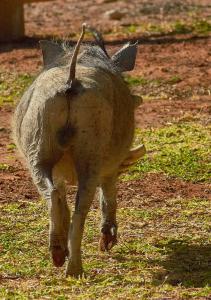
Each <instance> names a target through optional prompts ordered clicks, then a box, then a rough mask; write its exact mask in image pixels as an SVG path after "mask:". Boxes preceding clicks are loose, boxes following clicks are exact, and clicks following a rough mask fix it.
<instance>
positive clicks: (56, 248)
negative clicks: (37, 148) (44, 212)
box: [31, 163, 70, 267]
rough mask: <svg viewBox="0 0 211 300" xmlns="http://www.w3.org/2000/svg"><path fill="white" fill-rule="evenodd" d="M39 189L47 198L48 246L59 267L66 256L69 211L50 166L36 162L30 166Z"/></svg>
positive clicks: (63, 193)
mask: <svg viewBox="0 0 211 300" xmlns="http://www.w3.org/2000/svg"><path fill="white" fill-rule="evenodd" d="M31 170H32V177H33V179H34V182H35V184H36V185H37V187H38V189H39V191H40V192H41V194H42V195H43V197H44V198H45V200H47V203H48V211H49V217H50V230H49V248H50V252H51V256H52V259H53V263H54V265H55V266H56V267H61V266H62V265H63V264H64V262H65V257H66V256H68V232H69V224H70V213H69V209H68V206H67V203H66V199H65V191H64V189H63V187H62V185H54V183H53V180H52V175H51V173H52V171H51V168H50V167H46V166H42V164H41V163H40V164H37V165H36V166H33V167H32V168H31Z"/></svg>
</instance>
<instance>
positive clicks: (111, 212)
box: [99, 175, 117, 251]
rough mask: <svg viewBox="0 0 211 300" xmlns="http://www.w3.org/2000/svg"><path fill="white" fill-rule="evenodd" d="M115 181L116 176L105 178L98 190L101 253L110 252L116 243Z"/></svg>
mask: <svg viewBox="0 0 211 300" xmlns="http://www.w3.org/2000/svg"><path fill="white" fill-rule="evenodd" d="M116 179H117V176H116V175H114V176H112V177H109V178H105V179H104V180H103V182H102V185H101V189H100V207H101V212H102V222H101V237H100V241H99V247H100V250H102V251H106V250H110V249H111V248H112V247H113V246H114V245H115V244H116V243H117V222H116V208H117V203H116Z"/></svg>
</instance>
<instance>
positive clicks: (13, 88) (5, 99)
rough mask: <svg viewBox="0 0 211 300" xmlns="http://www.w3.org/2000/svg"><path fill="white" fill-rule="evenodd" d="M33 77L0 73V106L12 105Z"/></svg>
mask: <svg viewBox="0 0 211 300" xmlns="http://www.w3.org/2000/svg"><path fill="white" fill-rule="evenodd" d="M33 79H34V77H33V76H31V75H29V74H21V75H15V74H11V73H10V74H9V73H5V72H4V73H0V105H2V104H4V103H11V104H14V103H15V102H16V101H17V100H18V99H19V98H20V97H21V96H22V94H23V92H24V90H25V89H26V88H27V87H28V86H29V85H30V84H31V83H32V81H33Z"/></svg>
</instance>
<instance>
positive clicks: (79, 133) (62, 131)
mask: <svg viewBox="0 0 211 300" xmlns="http://www.w3.org/2000/svg"><path fill="white" fill-rule="evenodd" d="M82 38H83V37H82V36H81V40H82ZM80 42H81V41H80ZM79 46H80V43H78V49H79ZM41 48H42V50H43V59H44V67H45V68H44V71H43V72H42V73H41V74H40V75H39V76H38V77H37V78H36V79H35V81H34V82H33V83H32V85H31V86H30V87H29V89H28V90H27V91H26V92H25V94H24V95H23V97H22V99H21V101H20V102H19V104H18V106H17V108H16V111H15V115H14V135H15V141H16V144H17V145H18V148H19V150H20V151H21V153H22V154H23V156H24V158H25V160H26V163H27V166H28V168H29V170H30V172H31V176H32V178H33V181H34V183H35V185H36V186H37V188H38V190H39V192H40V193H41V195H42V196H43V197H44V198H45V199H46V200H47V203H48V210H49V218H50V238H49V240H50V242H49V247H50V252H51V255H52V258H53V262H54V264H55V265H56V266H58V267H59V266H62V265H63V264H64V262H65V258H66V257H68V264H67V269H66V274H67V275H72V276H80V275H81V274H82V260H81V240H82V235H83V229H84V223H85V218H86V215H87V213H88V211H89V208H90V205H91V203H92V201H93V198H94V194H95V191H96V188H97V187H100V206H101V210H102V222H101V239H100V248H101V250H109V249H110V248H111V247H112V246H113V245H114V244H115V243H116V241H117V238H116V237H117V222H116V207H117V204H116V181H117V177H118V174H119V170H120V169H121V164H123V162H124V161H126V160H127V159H128V153H129V151H130V146H131V143H132V140H133V135H134V109H135V106H136V103H135V101H134V98H133V97H132V95H131V94H130V91H129V89H128V87H127V85H126V84H125V82H124V80H123V79H122V76H121V72H123V71H128V70H131V69H133V67H134V64H135V57H136V48H137V45H127V46H124V47H123V48H122V50H120V51H119V52H118V53H116V54H115V55H114V56H113V57H111V58H110V57H108V55H107V53H106V52H105V51H104V50H103V49H102V48H101V47H100V46H84V49H83V51H82V53H81V54H80V55H79V57H78V59H77V63H76V60H75V64H76V66H73V65H74V63H73V62H72V61H71V57H72V60H73V56H74V55H75V59H76V58H77V55H78V49H77V51H76V50H74V52H73V51H72V50H71V49H65V47H64V46H62V45H58V44H56V43H54V42H48V41H42V42H41ZM76 52H77V53H76ZM70 61H71V63H70ZM71 68H72V70H73V72H72V71H70V70H71ZM74 68H75V73H74ZM71 72H72V73H71ZM75 74H76V75H75ZM75 181H77V183H78V190H77V196H76V200H75V210H74V212H73V214H72V218H71V221H70V212H69V209H68V205H67V202H66V197H65V188H64V186H65V182H67V183H69V184H74V182H75Z"/></svg>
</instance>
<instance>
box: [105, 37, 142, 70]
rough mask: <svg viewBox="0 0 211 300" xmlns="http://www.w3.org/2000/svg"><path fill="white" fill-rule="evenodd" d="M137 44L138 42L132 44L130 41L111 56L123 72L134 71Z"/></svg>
mask: <svg viewBox="0 0 211 300" xmlns="http://www.w3.org/2000/svg"><path fill="white" fill-rule="evenodd" d="M137 45H138V42H136V43H135V44H132V45H131V44H130V43H128V44H126V45H124V46H123V47H122V49H120V50H119V51H118V52H116V53H115V54H114V55H113V56H112V57H111V59H112V61H113V62H114V63H115V65H116V66H117V67H118V68H119V69H120V70H121V71H122V72H125V71H132V70H133V69H134V66H135V61H136V54H137Z"/></svg>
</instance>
